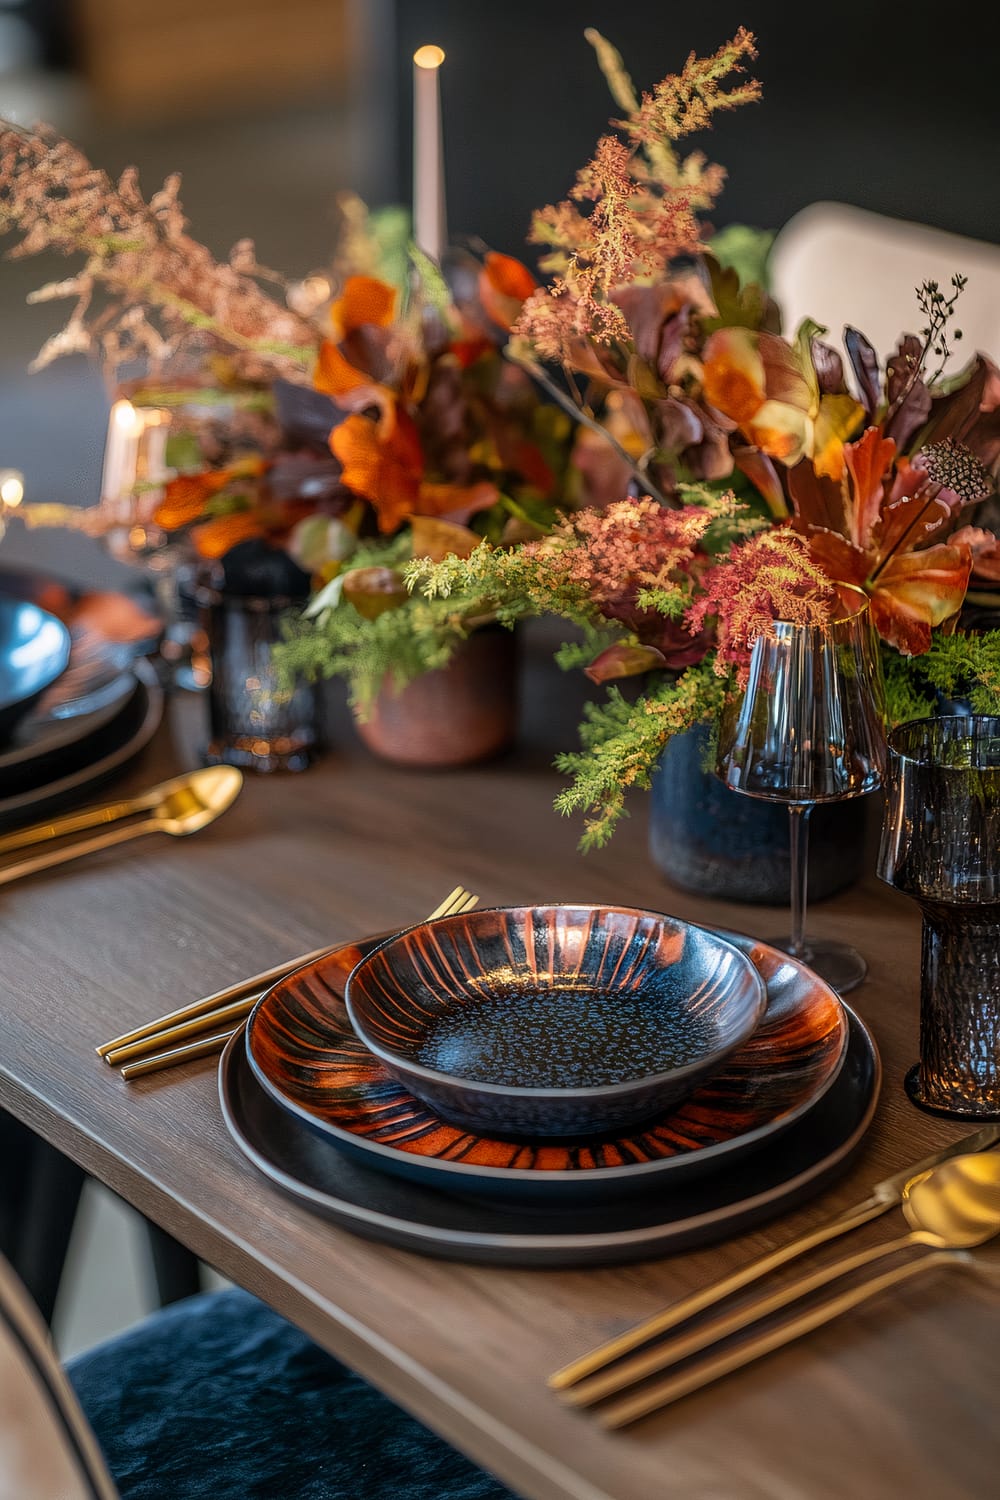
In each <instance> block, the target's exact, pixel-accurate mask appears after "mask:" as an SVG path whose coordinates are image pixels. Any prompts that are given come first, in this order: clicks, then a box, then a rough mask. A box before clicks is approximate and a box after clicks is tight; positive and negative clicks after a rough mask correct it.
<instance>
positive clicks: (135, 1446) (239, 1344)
mask: <svg viewBox="0 0 1000 1500" xmlns="http://www.w3.org/2000/svg"><path fill="white" fill-rule="evenodd" d="M67 1376H68V1380H67ZM74 1392H75V1397H76V1399H74ZM26 1393H28V1394H32V1395H33V1396H34V1398H35V1401H34V1406H35V1410H34V1416H33V1418H32V1421H33V1423H34V1427H33V1430H32V1431H31V1432H30V1433H26V1432H25V1431H24V1430H23V1425H24V1422H25V1420H26V1419H25V1415H24V1412H25V1403H24V1401H23V1400H22V1399H21V1398H22V1397H24V1396H25V1395H26ZM77 1403H79V1404H77ZM39 1411H42V1412H43V1413H44V1419H45V1424H47V1427H48V1430H47V1431H46V1430H44V1424H43V1427H42V1428H39V1427H38V1420H39ZM18 1424H21V1430H18ZM95 1438H96V1444H95V1442H94V1439H95ZM98 1447H99V1449H100V1452H98ZM57 1454H61V1455H62V1458H61V1462H62V1464H63V1468H67V1466H68V1469H70V1470H72V1471H73V1473H74V1474H75V1476H76V1479H77V1487H76V1488H72V1487H70V1486H68V1485H67V1483H66V1481H65V1478H64V1479H63V1481H62V1488H59V1487H58V1485H56V1487H53V1481H51V1480H50V1479H49V1477H48V1476H47V1469H48V1468H49V1467H51V1463H50V1460H54V1456H55V1455H57ZM101 1454H103V1460H104V1463H106V1465H107V1471H110V1475H111V1476H112V1477H113V1483H112V1480H111V1479H110V1478H109V1476H108V1472H106V1471H105V1469H104V1467H103V1464H102V1459H101ZM15 1463H16V1464H18V1465H19V1466H20V1467H19V1468H18V1469H17V1472H18V1474H19V1475H20V1476H21V1478H20V1480H19V1488H18V1489H17V1491H16V1493H17V1496H18V1500H56V1497H57V1496H59V1497H60V1500H61V1497H63V1496H72V1500H78V1497H88V1500H115V1495H116V1494H117V1495H118V1496H120V1497H121V1500H164V1497H176V1500H199V1497H205V1500H208V1497H211V1500H514V1497H513V1496H512V1492H511V1491H510V1490H508V1489H507V1488H506V1487H505V1486H504V1485H502V1484H501V1483H500V1481H499V1480H498V1479H495V1478H494V1477H493V1476H492V1475H490V1474H488V1473H486V1472H485V1471H484V1470H482V1469H478V1468H476V1467H475V1465H474V1464H472V1463H470V1462H469V1460H468V1459H466V1458H464V1457H463V1456H462V1455H461V1454H460V1453H458V1452H456V1450H455V1449H453V1448H451V1447H449V1446H448V1444H447V1443H445V1442H444V1441H442V1439H440V1438H438V1437H436V1436H435V1435H434V1434H433V1433H431V1432H430V1431H428V1429H427V1428H426V1427H423V1426H422V1425H421V1424H420V1423H419V1422H417V1421H415V1420H414V1419H413V1418H412V1417H409V1416H407V1415H406V1414H405V1413H404V1412H403V1411H401V1410H400V1409H399V1408H398V1407H396V1406H394V1405H393V1403H392V1402H391V1401H388V1400H387V1399H386V1398H385V1397H384V1396H382V1395H380V1394H379V1393H378V1392H377V1391H375V1390H374V1389H373V1388H372V1387H371V1386H369V1385H367V1384H366V1383H365V1382H364V1381H363V1380H361V1379H360V1378H359V1377H358V1376H356V1375H354V1374H352V1373H351V1371H349V1370H348V1369H346V1368H345V1367H344V1366H343V1365H341V1364H340V1363H338V1361H337V1360H335V1359H333V1358H331V1356H330V1355H328V1354H326V1353H324V1351H323V1350H322V1349H320V1348H318V1347H317V1345H316V1344H314V1343H312V1342H311V1341H310V1340H309V1339H308V1338H306V1336H305V1335H304V1334H302V1333H300V1332H299V1331H298V1330H297V1329H296V1328H294V1327H293V1326H292V1325H291V1324H290V1323H287V1322H286V1321H285V1319H284V1318H281V1317H279V1316H278V1314H277V1313H274V1312H272V1311H271V1310H270V1309H269V1308H267V1307H265V1306H264V1304H263V1303H262V1302H258V1301H257V1299H256V1298H254V1297H251V1296H250V1295H249V1294H248V1293H246V1292H242V1291H225V1292H209V1293H205V1294H203V1295H201V1296H198V1297H191V1298H188V1299H187V1300H185V1301H183V1302H177V1303H175V1304H173V1305H172V1306H171V1307H169V1308H165V1309H163V1310H161V1311H160V1312H157V1313H154V1314H153V1315H152V1316H151V1317H150V1318H147V1319H146V1320H145V1321H144V1322H142V1323H140V1324H138V1325H137V1326H136V1327H135V1328H133V1329H130V1330H129V1331H128V1332H126V1333H124V1334H120V1335H118V1336H117V1337H115V1338H112V1339H109V1340H108V1341H107V1342H106V1343H103V1344H100V1345H98V1346H97V1347H96V1348H94V1349H91V1350H89V1351H88V1352H87V1353H85V1354H82V1355H79V1356H78V1357H77V1358H75V1359H72V1360H70V1361H69V1362H68V1363H67V1365H66V1369H65V1372H64V1371H63V1370H62V1369H61V1367H60V1366H59V1363H58V1360H57V1359H56V1356H55V1353H54V1351H53V1349H52V1346H51V1344H50V1343H49V1341H48V1338H47V1334H46V1330H45V1327H44V1324H43V1323H42V1321H41V1319H40V1317H39V1316H38V1313H37V1310H36V1309H35V1308H34V1306H33V1305H32V1304H31V1302H30V1300H29V1299H28V1297H27V1295H26V1293H25V1291H24V1288H23V1287H22V1286H21V1285H20V1283H19V1282H18V1281H17V1279H16V1278H15V1277H14V1275H13V1273H12V1272H11V1271H10V1269H9V1267H7V1266H5V1265H4V1264H3V1262H2V1261H0V1470H4V1469H10V1468H11V1467H12V1465H14V1464H15ZM0 1489H2V1485H0ZM10 1493H12V1494H13V1493H15V1492H14V1491H11V1492H10Z"/></svg>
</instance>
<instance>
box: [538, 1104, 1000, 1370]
mask: <svg viewBox="0 0 1000 1500" xmlns="http://www.w3.org/2000/svg"><path fill="white" fill-rule="evenodd" d="M998 1142H1000V1124H993V1125H985V1126H984V1127H983V1128H982V1129H981V1130H977V1131H976V1132H975V1133H974V1134H973V1135H969V1136H966V1137H965V1138H964V1140H961V1141H953V1142H952V1143H951V1145H950V1146H944V1147H942V1149H941V1150H940V1151H935V1152H934V1153H933V1155H931V1156H928V1157H925V1158H924V1160H923V1161H921V1162H917V1164H916V1165H915V1166H910V1167H904V1168H903V1170H902V1171H900V1172H894V1173H893V1174H892V1176H891V1177H886V1178H885V1179H884V1180H883V1181H882V1182H879V1183H876V1185H875V1186H874V1187H873V1188H872V1190H871V1192H870V1193H869V1195H868V1197H867V1198H865V1199H864V1200H863V1201H862V1202H861V1203H857V1204H855V1206H854V1207H853V1208H848V1209H845V1210H844V1212H843V1213H842V1214H838V1215H837V1217H836V1218H834V1219H829V1220H828V1221H827V1222H826V1223H825V1224H821V1225H820V1226H819V1227H818V1228H817V1229H813V1230H811V1231H810V1233H808V1234H804V1235H801V1236H800V1237H799V1238H798V1239H796V1240H792V1241H791V1242H790V1243H789V1244H787V1245H783V1246H781V1248H780V1249H778V1250H772V1251H770V1252H769V1253H768V1254H767V1255H762V1256H759V1257H758V1259H757V1260H752V1261H750V1262H749V1263H748V1264H747V1265H745V1266H741V1267H740V1268H739V1270H738V1271H733V1272H732V1273H731V1274H730V1275H729V1276H724V1277H723V1278H722V1279H721V1280H720V1281H714V1282H712V1284H711V1285H710V1286H707V1287H703V1288H702V1290H701V1291H700V1292H693V1293H692V1294H691V1296H690V1297H684V1298H682V1300H681V1301H680V1302H675V1303H673V1305H672V1306H671V1307H667V1308H665V1309H664V1310H663V1312H659V1313H654V1315H653V1316H652V1317H651V1318H647V1319H646V1321H645V1322H644V1323H639V1324H637V1325H636V1327H635V1328H630V1329H628V1330H627V1331H626V1332H625V1333H622V1334H619V1335H618V1336H617V1337H616V1338H613V1339H609V1340H608V1342H607V1343H606V1344H601V1345H600V1346H599V1347H598V1348H597V1349H592V1350H591V1351H590V1353H589V1354H584V1355H582V1356H581V1358H580V1359H576V1360H573V1361H572V1363H571V1364H568V1365H564V1366H563V1368H562V1369H561V1370H556V1371H555V1373H554V1374H552V1375H550V1376H549V1385H550V1386H551V1387H552V1389H553V1390H557V1391H568V1390H569V1388H570V1387H571V1386H575V1385H576V1383H577V1382H578V1381H580V1380H583V1379H585V1377H586V1376H588V1375H593V1374H594V1373H595V1372H596V1371H598V1370H601V1369H603V1368H604V1366H605V1365H607V1364H610V1363H611V1362H612V1361H613V1360H616V1359H619V1358H620V1357H621V1356H622V1355H623V1354H628V1353H629V1352H630V1350H632V1349H637V1348H638V1347H639V1345H640V1344H644V1343H645V1342H646V1340H647V1339H651V1338H655V1337H656V1336H657V1335H658V1334H661V1333H667V1332H668V1331H669V1330H670V1329H671V1328H676V1327H677V1326H678V1324H680V1323H686V1322H687V1320H688V1319H689V1318H693V1317H694V1316H695V1314H696V1313H700V1312H703V1311H704V1310H705V1308H707V1307H712V1306H714V1305H715V1303H717V1302H721V1301H722V1300H723V1299H724V1298H725V1297H728V1296H730V1295H731V1293H733V1292H738V1291H740V1290H741V1288H743V1287H745V1286H749V1285H750V1284H751V1282H754V1281H757V1280H759V1279H760V1277H761V1276H766V1275H767V1273H768V1272H769V1271H775V1270H777V1269H778V1267H779V1266H784V1265H787V1264H788V1262H789V1261H791V1260H796V1259H797V1258H798V1257H799V1256H800V1255H804V1254H805V1253H806V1251H807V1250H813V1249H815V1248H816V1246H817V1245H825V1244H826V1243H827V1241H828V1240H833V1239H836V1238H837V1237H838V1235H841V1234H847V1233H848V1231H849V1230H851V1229H857V1228H858V1227H859V1226H860V1225H862V1224H867V1223H868V1222H869V1220H871V1219H877V1218H878V1217H879V1216H880V1215H881V1214H884V1213H888V1211H889V1209H890V1208H894V1207H895V1206H896V1205H897V1204H899V1203H902V1201H903V1190H904V1188H905V1187H906V1185H907V1183H908V1182H910V1181H911V1180H912V1179H913V1178H914V1177H917V1176H919V1175H920V1173H921V1172H928V1171H930V1169H931V1167H936V1166H938V1165H939V1164H940V1163H941V1162H943V1161H947V1160H948V1159H949V1158H950V1157H952V1156H961V1155H964V1154H965V1153H967V1152H973V1151H986V1150H989V1148H990V1147H991V1146H995V1145H996V1144H997V1143H998ZM581 1394H582V1393H581ZM569 1399H572V1397H570V1398H569Z"/></svg>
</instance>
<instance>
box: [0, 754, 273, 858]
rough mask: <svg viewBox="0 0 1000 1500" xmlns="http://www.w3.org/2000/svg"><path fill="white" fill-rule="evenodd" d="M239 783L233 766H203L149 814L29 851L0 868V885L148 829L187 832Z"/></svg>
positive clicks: (213, 813)
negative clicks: (42, 849)
mask: <svg viewBox="0 0 1000 1500" xmlns="http://www.w3.org/2000/svg"><path fill="white" fill-rule="evenodd" d="M242 785H243V773H242V772H241V771H237V770H236V768H235V766H205V767H204V768H203V769H202V770H200V771H193V772H192V773H191V775H190V776H188V777H186V778H184V780H183V786H182V787H180V788H177V789H175V790H173V791H172V792H170V793H169V794H168V795H167V796H166V797H165V798H163V800H162V801H161V802H159V803H158V804H156V805H155V806H154V807H153V808H152V809H151V810H150V812H149V816H148V817H145V818H143V819H142V821H141V822H138V823H128V824H126V825H125V826H124V827H122V828H110V829H108V830H107V831H106V832H104V833H99V834H97V835H96V836H95V837H94V838H90V839H79V840H77V841H76V842H75V843H71V844H67V845H63V846H61V847H60V848H58V849H50V850H48V851H47V852H46V853H45V854H33V855H31V856H30V857H29V858H27V859H21V860H18V861H17V862H16V863H14V864H10V865H5V866H4V867H3V868H2V869H0V885H9V884H10V883H11V881H14V880H21V879H23V878H24V876H26V875H37V874H39V873H40V872H41V871H42V870H51V869H53V868H54V867H55V866H56V865H63V864H67V863H68V862H69V861H70V860H73V859H80V858H82V856H83V855H85V854H96V853H97V852H98V851H99V850H101V849H110V848H112V846H113V845H115V844H125V843H128V842H129V840H130V839H138V838H143V837H145V836H146V835H147V834H150V833H166V834H169V835H170V837H171V838H185V837H186V836H187V835H188V834H190V833H197V832H198V831H199V829H202V828H207V826H208V824H209V823H213V822H214V821H215V819H216V818H218V817H219V816H220V815H221V814H222V813H224V812H225V811H226V809H227V808H228V807H229V806H230V805H231V804H232V802H233V801H234V800H235V798H236V795H237V793H238V792H239V789H240V787H241V786H242Z"/></svg>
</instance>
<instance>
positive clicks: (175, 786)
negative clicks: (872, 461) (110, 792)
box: [0, 768, 214, 854]
mask: <svg viewBox="0 0 1000 1500" xmlns="http://www.w3.org/2000/svg"><path fill="white" fill-rule="evenodd" d="M212 769H214V768H212ZM212 779H214V778H211V776H210V777H209V784H211V780H212ZM205 780H206V776H205V771H203V770H202V771H185V773H184V775H183V776H174V777H172V779H171V780H170V781H161V782H160V784H159V786H151V787H149V788H148V789H147V790H146V791H144V792H139V793H138V794H137V795H136V796H135V797H124V798H119V800H118V801H116V802H102V803H101V804H100V805H99V806H97V807H85V808H83V809H82V810H81V811H80V812H70V813H62V814H61V815H60V816H59V817H58V818H48V819H45V820H44V821H42V822H41V823H32V824H30V825H29V826H28V827H27V828H15V829H13V830H12V831H11V832H10V833H4V834H0V854H11V853H13V852H14V850H15V849H27V848H30V847H31V846H33V845H34V844H46V843H48V842H49V840H50V839H61V838H67V837H69V835H70V834H74V833H84V832H85V831H86V830H87V829H88V828H101V827H106V826H107V825H108V824H109V823H120V822H121V821H122V820H123V819H125V818H134V817H138V815H139V814H140V813H145V812H153V811H154V809H159V808H161V807H170V808H172V809H179V810H184V809H186V808H187V807H189V806H191V805H192V803H191V802H190V801H189V798H193V799H194V800H195V801H197V800H199V799H200V796H201V791H202V785H203V783H204V782H205Z"/></svg>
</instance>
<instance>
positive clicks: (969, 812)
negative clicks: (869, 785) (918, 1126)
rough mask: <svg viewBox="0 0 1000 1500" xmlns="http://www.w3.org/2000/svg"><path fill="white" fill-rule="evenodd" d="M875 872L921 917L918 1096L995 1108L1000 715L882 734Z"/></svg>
mask: <svg viewBox="0 0 1000 1500" xmlns="http://www.w3.org/2000/svg"><path fill="white" fill-rule="evenodd" d="M878 873H879V875H880V877H881V878H882V879H883V880H884V881H886V882H887V883H888V884H889V885H892V886H895V887H896V889H897V890H900V891H905V892H906V894H907V895H908V896H912V897H913V899H914V900H915V901H916V902H917V903H918V905H919V907H920V910H921V913H922V916H923V939H922V948H921V958H920V1061H919V1063H918V1064H917V1066H916V1067H915V1068H913V1069H912V1070H911V1072H910V1073H909V1074H908V1075H907V1080H906V1088H907V1092H908V1093H909V1095H910V1097H911V1099H913V1100H914V1102H915V1103H917V1104H920V1105H922V1106H924V1107H925V1108H927V1109H931V1110H933V1111H935V1112H937V1113H943V1114H947V1115H955V1116H960V1117H970V1116H971V1117H979V1118H990V1117H994V1116H995V1117H1000V718H998V717H992V716H983V717H978V716H969V715H960V716H959V715H956V716H942V717H939V718H932V719H917V720H914V721H912V722H911V723H908V724H901V725H900V726H899V727H898V728H897V729H895V730H893V731H892V733H891V734H890V736H889V765H888V775H887V780H886V805H885V817H884V821H883V825H882V844H881V848H880V851H879V862H878Z"/></svg>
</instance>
